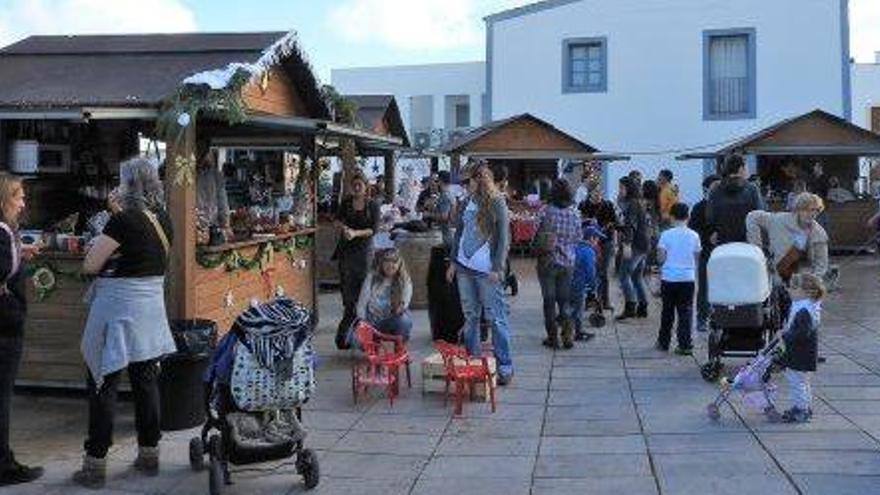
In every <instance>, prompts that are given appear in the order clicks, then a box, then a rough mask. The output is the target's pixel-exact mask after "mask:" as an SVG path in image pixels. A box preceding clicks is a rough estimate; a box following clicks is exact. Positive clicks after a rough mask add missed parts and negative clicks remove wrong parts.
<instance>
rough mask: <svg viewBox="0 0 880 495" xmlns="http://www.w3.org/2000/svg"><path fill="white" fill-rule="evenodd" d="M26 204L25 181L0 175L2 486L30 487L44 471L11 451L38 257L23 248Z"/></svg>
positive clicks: (0, 453) (0, 424)
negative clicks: (28, 275) (25, 265)
mask: <svg viewBox="0 0 880 495" xmlns="http://www.w3.org/2000/svg"><path fill="white" fill-rule="evenodd" d="M24 201H25V196H24V187H23V185H22V182H21V179H19V178H18V177H14V176H12V175H9V174H5V173H4V174H0V486H5V485H14V484H19V483H28V482H30V481H34V480H35V479H37V478H39V477H40V476H42V475H43V468H41V467H28V466H25V465H23V464H21V463H19V462H18V461H16V460H15V455H13V453H12V449H10V447H9V420H10V409H11V407H12V392H13V389H14V387H15V377H16V375H17V374H18V365H19V363H20V362H21V351H22V345H23V343H24V321H25V316H26V314H27V302H26V300H25V295H24V278H25V276H24V270H23V269H22V260H23V259H28V258H30V257H31V256H33V254H34V250H32V249H25V248H24V247H23V246H22V244H21V241H20V239H19V235H18V226H19V225H18V222H19V219H20V218H21V215H22V213H23V212H24V208H25V202H24Z"/></svg>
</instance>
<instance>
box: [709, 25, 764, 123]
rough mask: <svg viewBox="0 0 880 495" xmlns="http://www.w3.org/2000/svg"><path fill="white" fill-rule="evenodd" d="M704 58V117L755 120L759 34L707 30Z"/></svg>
mask: <svg viewBox="0 0 880 495" xmlns="http://www.w3.org/2000/svg"><path fill="white" fill-rule="evenodd" d="M703 59H704V60H703V78H704V80H703V116H704V118H705V119H706V120H725V119H728V120H733V119H750V118H755V116H756V111H755V110H756V101H755V100H756V93H757V85H756V77H755V31H754V30H753V29H737V30H726V31H706V32H705V33H704V36H703Z"/></svg>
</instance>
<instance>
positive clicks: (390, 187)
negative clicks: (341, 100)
mask: <svg viewBox="0 0 880 495" xmlns="http://www.w3.org/2000/svg"><path fill="white" fill-rule="evenodd" d="M384 161H385V197H386V198H388V200H389V201H390V202H392V203H393V202H394V199H395V195H396V193H397V188H396V187H394V185H395V184H397V160H396V159H395V156H394V151H393V150H387V151H386V152H385V157H384Z"/></svg>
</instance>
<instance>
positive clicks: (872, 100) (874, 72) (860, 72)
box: [852, 60, 880, 130]
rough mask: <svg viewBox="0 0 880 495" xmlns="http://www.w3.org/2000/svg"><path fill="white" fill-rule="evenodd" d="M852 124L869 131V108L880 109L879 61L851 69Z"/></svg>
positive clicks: (855, 65) (854, 66) (857, 65)
mask: <svg viewBox="0 0 880 495" xmlns="http://www.w3.org/2000/svg"><path fill="white" fill-rule="evenodd" d="M852 82H853V85H852V87H853V93H852V94H853V99H852V109H853V115H852V117H853V118H852V121H853V124H856V125H859V126H862V127H864V128H865V129H869V130H870V129H871V107H877V108H880V60H878V62H877V63H876V64H854V65H853V67H852Z"/></svg>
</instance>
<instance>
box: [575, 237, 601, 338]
mask: <svg viewBox="0 0 880 495" xmlns="http://www.w3.org/2000/svg"><path fill="white" fill-rule="evenodd" d="M603 239H605V234H604V233H603V232H602V229H600V228H599V226H598V225H596V223H595V222H587V223H585V224H584V238H583V240H582V241H581V242H580V243H579V244H578V245H577V247H576V248H575V262H574V273H573V274H572V277H571V301H570V304H571V308H572V323H573V324H574V338H575V340H579V341H582V342H586V341H588V340H590V339H592V338H593V337H595V334H593V333H589V332H585V331H584V306H585V301H586V298H587V294H589V293H591V292H593V291H595V290H596V288H597V287H596V284H597V282H598V280H597V278H596V263H597V258H598V253H599V243H600V242H601V241H602V240H603Z"/></svg>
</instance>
